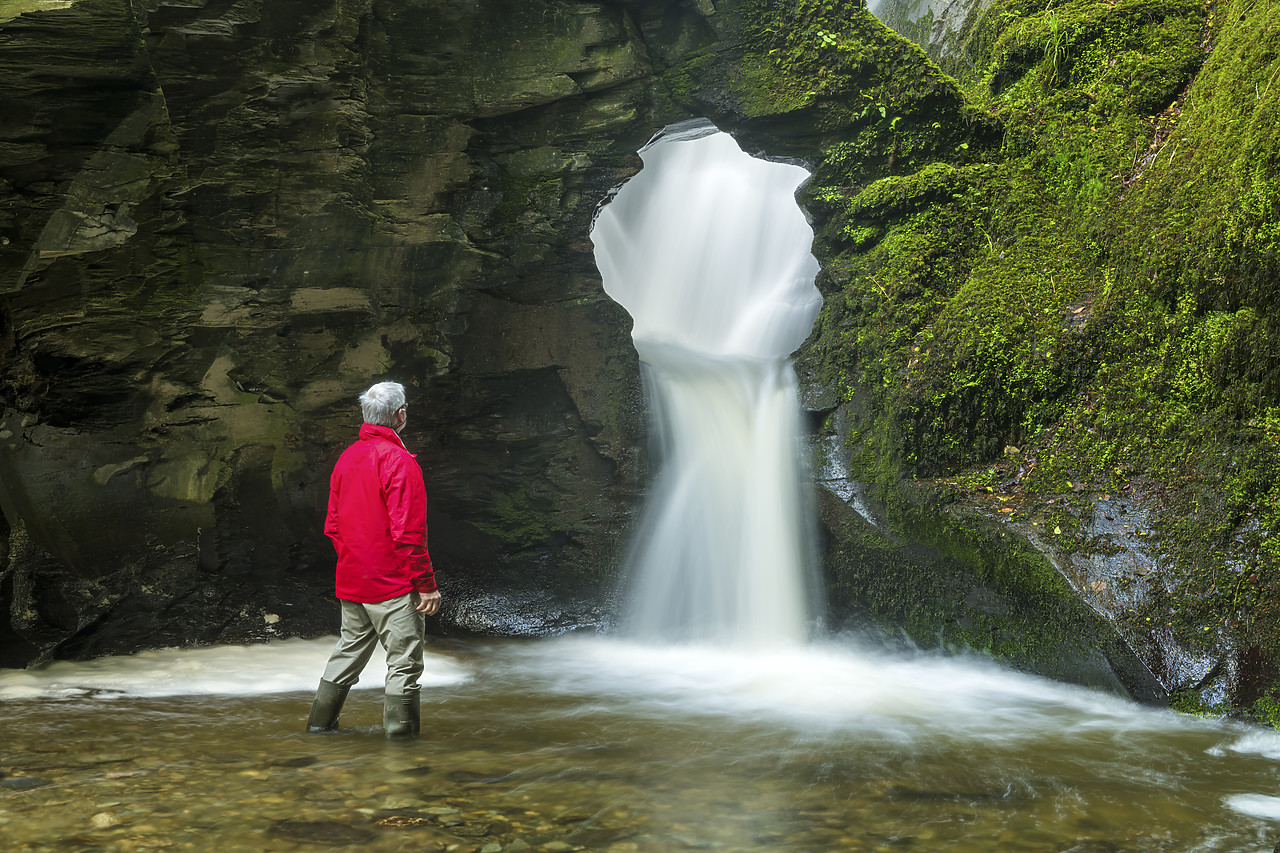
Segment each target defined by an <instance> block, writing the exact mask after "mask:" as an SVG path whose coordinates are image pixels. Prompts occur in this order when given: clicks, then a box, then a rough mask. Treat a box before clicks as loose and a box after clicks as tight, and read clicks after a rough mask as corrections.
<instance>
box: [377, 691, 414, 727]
mask: <svg viewBox="0 0 1280 853" xmlns="http://www.w3.org/2000/svg"><path fill="white" fill-rule="evenodd" d="M421 708H422V696H421V695H420V694H418V693H410V694H408V695H406V696H387V697H386V698H385V699H384V700H383V709H382V727H383V728H384V729H386V732H387V737H389V738H414V737H417V736H418V731H419V730H420V729H421V728H422V711H421Z"/></svg>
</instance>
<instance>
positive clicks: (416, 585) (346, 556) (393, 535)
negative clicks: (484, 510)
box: [324, 424, 436, 604]
mask: <svg viewBox="0 0 1280 853" xmlns="http://www.w3.org/2000/svg"><path fill="white" fill-rule="evenodd" d="M324 532H325V535H326V536H328V537H329V538H330V539H331V540H333V547H334V548H335V549H336V550H337V552H338V572H337V582H336V584H335V591H336V592H337V595H338V598H341V599H345V600H346V601H358V602H361V603H364V604H371V603H374V602H378V601H387V600H388V599H392V598H396V597H398V596H401V595H404V594H405V593H407V592H409V591H415V592H431V591H433V590H434V589H435V588H436V580H435V573H434V572H433V571H432V568H431V556H430V555H429V554H428V553H427V487H426V485H425V484H424V483H423V481H422V469H421V468H419V467H418V462H417V459H416V458H415V457H414V455H413V454H412V453H410V452H409V451H408V450H406V449H405V446H404V443H403V442H402V441H400V436H398V435H396V431H395V430H393V429H392V428H391V427H385V426H375V425H373V424H365V425H364V426H362V427H360V440H359V441H357V442H356V443H355V444H353V445H351V446H350V447H348V448H347V449H346V450H345V451H343V453H342V456H340V457H339V458H338V464H337V465H335V466H334V467H333V476H331V477H330V478H329V513H328V515H327V516H326V517H325V522H324Z"/></svg>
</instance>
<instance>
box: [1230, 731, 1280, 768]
mask: <svg viewBox="0 0 1280 853" xmlns="http://www.w3.org/2000/svg"><path fill="white" fill-rule="evenodd" d="M1226 749H1228V750H1230V751H1231V752H1237V753H1241V754H1244V755H1260V756H1262V757H1263V758H1270V759H1272V760H1276V761H1280V732H1277V731H1273V730H1263V729H1258V730H1256V731H1251V732H1249V733H1248V734H1246V735H1245V736H1244V737H1242V738H1240V739H1239V740H1237V741H1235V742H1234V743H1231V744H1228V745H1227V746H1226Z"/></svg>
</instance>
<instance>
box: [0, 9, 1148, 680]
mask: <svg viewBox="0 0 1280 853" xmlns="http://www.w3.org/2000/svg"><path fill="white" fill-rule="evenodd" d="M836 5H837V4H821V7H820V8H819V4H813V3H797V4H777V3H770V2H766V0H719V2H712V0H630V2H624V0H615V2H597V3H588V2H573V0H552V2H545V3H543V2H539V3H517V2H511V0H470V2H461V0H458V2H454V1H453V0H429V2H427V0H314V2H309V3H305V4H304V3H296V2H289V0H250V2H244V3H235V4H229V3H221V2H214V0H208V2H203V3H201V2H200V0H196V2H184V3H181V4H177V3H175V4H168V3H164V2H157V0H149V2H147V3H131V2H129V0H80V2H76V3H64V2H60V0H13V2H9V3H6V4H5V5H4V6H3V7H0V8H3V10H4V11H3V12H0V40H2V41H3V44H4V45H5V49H4V51H3V52H0V80H3V81H4V82H5V84H6V85H5V86H4V87H3V88H0V405H2V406H3V417H2V418H0V512H2V515H0V567H3V574H0V607H2V608H3V609H4V610H6V611H7V612H8V614H9V618H8V619H6V620H3V622H2V623H0V665H11V666H15V665H24V664H27V663H30V662H32V661H39V660H45V659H49V658H51V657H74V656H89V655H94V654H103V653H109V652H121V651H129V650H133V649H136V648H139V647H143V646H156V645H164V644H177V643H191V642H216V641H236V640H244V639H250V638H261V637H270V636H285V635H298V634H302V635H306V634H314V633H319V632H327V631H332V630H333V627H334V626H335V625H336V622H337V617H336V608H335V606H334V604H333V601H332V596H331V584H332V575H331V573H332V555H331V550H330V548H329V545H328V543H327V541H325V539H324V537H323V536H322V535H321V534H320V527H321V520H322V516H323V510H324V500H325V491H326V480H327V475H328V472H329V470H330V468H331V466H332V463H333V461H334V459H336V457H337V455H338V454H339V453H340V452H341V450H342V448H343V447H345V446H346V444H347V443H349V442H350V441H351V440H352V438H353V436H354V433H355V430H356V427H357V425H358V420H359V418H358V411H357V407H356V404H355V398H356V395H357V394H358V393H359V392H360V391H361V390H363V389H364V388H365V387H367V386H368V385H369V384H370V383H371V382H373V381H376V380H379V379H383V378H393V379H397V380H399V381H402V382H405V383H406V384H407V385H408V386H409V387H410V392H411V393H410V402H409V426H408V429H407V430H406V432H405V433H404V436H405V440H406V443H407V444H408V446H409V447H410V448H411V449H413V450H415V451H416V452H418V454H419V460H420V461H421V462H422V464H423V468H424V470H425V472H426V475H427V481H428V490H429V494H430V497H431V501H432V503H431V508H430V511H429V518H428V521H429V526H430V543H431V551H432V554H433V557H434V559H435V562H436V565H437V568H438V571H439V575H440V577H441V580H442V583H443V588H444V591H445V595H446V604H445V612H444V614H443V618H442V620H441V625H442V626H443V629H444V630H450V631H453V630H456V631H476V632H484V633H497V634H508V635H510V634H544V633H551V632H558V631H563V630H570V629H576V628H582V627H592V626H600V625H602V624H605V623H607V622H608V620H609V619H610V617H611V613H612V604H611V601H610V591H611V590H612V589H613V587H614V581H615V574H616V570H617V566H618V563H619V558H620V556H621V550H622V549H623V548H624V547H625V545H626V538H627V531H628V526H629V523H630V519H631V514H632V511H633V508H634V506H635V504H636V501H637V499H638V497H639V494H640V492H641V490H642V488H643V480H644V465H643V454H642V452H641V450H640V446H641V444H642V440H643V431H644V427H643V401H642V395H641V389H640V385H639V375H638V369H637V364H636V356H635V353H634V350H633V348H632V346H631V343H630V338H629V327H630V321H629V318H628V317H627V316H626V314H625V313H624V312H623V311H622V309H621V308H619V307H618V306H617V305H615V304H614V303H613V302H612V301H610V300H609V299H608V298H607V297H606V296H605V295H604V293H603V292H602V289H601V286H600V280H599V275H598V272H597V271H596V269H595V266H594V262H593V258H592V247H591V244H590V241H589V238H588V235H589V231H590V223H591V220H592V217H593V215H594V212H595V211H596V209H597V207H598V206H599V204H600V203H601V202H602V201H603V200H605V199H606V198H607V197H608V194H609V192H610V190H611V189H612V188H613V187H615V186H617V185H618V184H619V183H620V182H621V181H623V180H624V179H625V178H627V177H628V176H629V175H631V174H633V173H634V171H635V170H636V169H637V168H638V167H639V160H638V158H637V157H636V156H635V154H634V152H635V151H636V149H637V148H638V147H639V146H640V145H641V144H643V143H644V141H645V140H646V139H648V138H649V136H650V135H651V134H652V133H653V131H655V130H656V129H658V128H660V127H661V126H663V125H664V124H667V123H670V122H672V121H677V120H681V119H685V118H690V117H698V116H706V117H708V118H711V119H712V120H713V121H715V122H716V123H718V124H719V125H720V126H721V127H723V128H725V129H729V130H732V131H733V132H734V133H735V134H736V135H737V136H738V138H739V139H740V140H741V141H743V142H744V143H745V144H746V146H747V147H748V149H749V150H755V151H758V152H763V153H766V154H769V155H772V156H785V157H791V158H799V159H803V160H805V161H806V162H808V163H809V164H810V165H811V166H813V167H814V169H815V173H816V174H815V179H814V182H813V183H814V186H815V187H824V188H829V190H828V189H824V190H823V194H822V197H819V196H818V195H816V194H815V193H814V192H810V197H809V198H808V201H809V202H810V204H811V208H812V209H813V210H814V212H815V216H816V217H817V218H818V219H819V220H821V221H819V225H820V226H823V223H824V222H825V223H827V224H826V225H825V226H823V227H821V228H820V230H819V234H818V238H817V241H816V243H815V252H816V253H818V255H819V257H820V258H821V259H822V260H823V261H824V262H826V261H828V260H832V261H834V260H838V259H839V258H840V257H841V253H842V252H843V251H844V250H845V249H846V248H847V247H848V245H849V244H851V243H852V244H853V245H854V246H855V248H858V249H861V248H864V247H872V246H875V245H876V244H877V243H878V242H879V241H881V240H882V239H883V238H886V233H887V234H888V235H889V236H888V238H887V239H886V242H885V245H890V244H893V243H894V240H896V239H897V238H896V237H895V236H894V233H893V232H892V230H891V229H890V228H889V226H890V225H891V224H892V222H891V219H892V217H891V216H890V215H889V214H892V216H893V217H897V216H912V215H914V214H915V212H916V211H918V210H920V209H921V208H923V207H926V206H927V205H929V204H932V203H934V202H938V201H940V200H941V201H945V200H946V199H948V198H953V197H958V196H957V194H958V193H961V192H963V191H964V189H965V187H966V186H967V185H968V183H969V182H971V181H973V180H975V178H974V176H975V175H979V176H981V175H983V174H986V172H985V171H983V170H984V169H986V168H987V166H986V164H985V163H980V162H978V161H979V158H980V156H985V155H988V154H991V153H992V152H993V151H995V150H996V149H998V147H999V140H1000V135H1001V129H1000V127H999V125H998V124H997V123H996V122H994V121H992V120H991V119H990V118H989V117H988V116H987V115H985V114H984V113H981V112H978V111H975V110H973V109H971V108H970V107H968V106H966V104H965V103H964V101H963V99H962V97H961V96H960V93H959V90H958V89H957V87H956V86H955V85H954V82H953V81H951V80H950V79H949V78H946V77H945V76H944V75H942V74H941V72H939V71H938V69H937V67H936V66H934V65H932V64H931V63H930V62H929V61H928V60H927V59H926V58H925V56H924V55H923V54H922V53H921V52H920V50H919V49H917V48H916V47H915V46H913V45H911V44H908V43H907V42H905V41H902V40H901V39H898V38H897V37H896V36H894V35H893V34H892V33H890V32H889V31H888V30H886V29H885V28H884V27H883V26H881V25H880V24H879V22H877V21H875V20H874V19H873V18H872V17H871V16H870V14H869V13H868V12H867V11H866V10H865V8H863V7H862V6H860V5H857V4H852V3H850V4H847V8H836ZM966 8H970V7H966ZM973 8H977V7H973ZM19 13H21V14H19ZM948 26H950V25H948ZM876 179H884V180H886V181H889V184H884V185H883V186H888V187H889V189H888V190H886V191H884V192H881V193H879V194H878V195H877V194H876V192H873V191H872V190H873V189H874V187H872V189H869V190H867V193H864V194H861V195H860V194H859V193H860V192H861V191H862V190H863V189H864V188H866V187H869V186H871V185H872V184H873V182H874V181H875V180H876ZM894 181H896V183H894ZM890 184H891V186H890ZM875 186H882V185H881V184H875ZM855 196H856V198H855ZM871 196H875V197H874V198H870V197H871ZM846 197H847V198H846ZM842 199H843V201H842ZM868 199H870V200H868ZM836 208H839V209H840V210H842V211H843V213H835V214H833V210H835V209H836ZM886 211H888V213H886ZM846 219H847V220H848V221H847V222H846V221H845V220H846ZM832 223H834V224H832ZM886 223H888V224H886ZM887 229H888V230H887ZM895 245H896V244H895ZM914 256H915V249H914V248H913V246H912V245H909V244H907V245H905V246H904V248H903V251H902V252H901V253H900V257H903V258H910V257H914ZM847 272H848V271H847V269H846V270H844V271H843V272H839V271H837V273H833V274H829V275H828V274H824V275H825V278H824V280H823V281H822V282H820V284H822V286H823V288H824V292H825V293H826V295H827V297H828V299H829V300H830V299H833V298H834V299H835V300H837V301H838V302H843V301H844V300H845V299H846V294H845V292H844V290H845V289H848V288H849V284H848V282H846V281H845V280H844V279H843V278H841V276H847ZM842 288H843V289H842ZM850 306H852V303H850ZM849 310H852V307H850V308H849ZM839 321H840V314H839V312H838V311H833V312H828V315H827V317H826V319H825V320H824V321H823V324H822V325H823V328H824V329H825V332H823V334H822V335H821V336H819V337H818V338H815V340H814V341H811V342H810V345H809V346H808V347H807V348H806V358H807V359H809V360H811V361H814V362H817V363H819V367H818V368H815V369H814V370H812V371H810V372H809V374H808V382H809V390H810V397H811V401H810V409H811V411H812V413H813V415H814V421H815V424H816V423H818V422H820V421H822V422H825V425H824V426H820V427H818V428H817V432H818V433H819V442H820V443H821V442H823V441H828V440H829V439H831V438H833V437H837V436H840V437H841V438H840V441H842V442H844V444H845V447H843V448H841V447H835V446H833V447H830V448H826V449H825V450H824V451H823V453H821V454H819V455H820V456H821V458H822V460H823V461H822V463H821V464H822V465H828V464H830V463H831V462H832V460H833V459H834V460H836V469H835V470H834V472H833V473H831V475H830V476H827V474H826V473H825V472H824V474H823V477H822V479H823V480H824V481H826V482H824V485H825V486H826V490H825V491H824V492H822V494H821V496H820V498H819V501H818V503H819V504H820V506H821V509H822V517H823V523H824V527H825V535H826V542H825V545H826V553H827V569H828V574H829V576H830V580H831V584H832V589H833V596H832V600H833V604H834V606H835V607H834V611H833V619H834V620H835V621H837V622H838V623H844V622H846V621H850V619H851V617H858V618H862V617H869V618H871V619H872V621H876V622H879V623H881V624H882V625H896V626H898V627H901V628H902V629H903V630H905V631H906V632H907V633H908V634H909V635H911V636H916V638H917V640H919V639H921V638H924V639H928V638H929V637H932V636H934V634H935V626H936V624H938V623H939V621H941V622H944V623H947V624H948V625H949V626H950V628H949V630H950V631H951V633H949V634H948V635H947V636H948V637H950V638H958V640H959V641H963V642H965V643H968V644H969V645H971V646H973V647H977V648H981V649H985V650H987V651H990V652H991V653H993V654H997V655H1000V656H1003V657H1006V658H1008V659H1012V660H1014V661H1015V662H1017V663H1018V664H1020V665H1023V666H1025V667H1027V668H1029V669H1033V670H1036V671H1040V672H1045V673H1048V674H1053V675H1056V676H1058V677H1061V678H1067V679H1070V680H1075V681H1081V682H1085V683H1091V684H1100V685H1104V686H1107V687H1111V688H1114V689H1120V690H1123V689H1128V690H1129V691H1130V692H1132V693H1134V694H1135V695H1138V696H1141V697H1144V698H1160V694H1161V687H1160V685H1158V684H1156V683H1154V681H1153V680H1152V678H1151V675H1150V673H1149V672H1146V671H1145V670H1144V669H1143V667H1142V665H1141V662H1139V661H1137V659H1136V658H1135V657H1134V655H1133V652H1132V651H1131V650H1130V649H1129V648H1128V647H1127V646H1126V645H1125V644H1124V642H1123V641H1122V640H1121V639H1120V638H1119V636H1118V635H1117V634H1116V632H1115V631H1114V630H1112V629H1111V628H1110V626H1108V624H1107V623H1106V622H1105V620H1103V619H1102V618H1101V617H1099V616H1098V615H1097V614H1096V613H1094V612H1093V611H1092V610H1090V609H1089V608H1088V607H1086V606H1085V605H1084V604H1082V603H1081V601H1080V600H1079V599H1078V598H1076V597H1074V596H1073V594H1072V592H1071V590H1070V588H1069V587H1068V586H1067V585H1066V582H1065V581H1064V579H1063V577H1062V576H1061V575H1058V574H1054V572H1053V570H1052V567H1051V566H1050V565H1049V564H1048V563H1047V562H1046V561H1045V560H1044V559H1043V558H1041V557H1039V556H1038V555H1035V554H1034V553H1033V552H1031V551H1030V550H1029V549H1027V548H1025V547H1023V546H1021V545H1019V544H1018V543H1016V542H1012V541H1010V542H1008V543H1006V544H1007V547H1006V544H1002V541H1003V537H1004V534H1003V533H1002V532H1001V531H1000V530H998V529H997V528H995V527H982V526H981V525H976V524H975V523H973V519H972V518H959V517H956V516H951V515H947V514H946V513H941V512H938V511H935V509H932V508H931V507H930V502H929V500H927V499H922V500H921V501H920V502H919V503H918V505H914V508H912V509H909V510H903V509H902V508H901V507H898V508H897V509H895V516H894V517H895V520H894V522H893V526H892V529H890V526H889V525H887V524H886V523H885V522H884V520H883V519H881V520H880V521H876V520H875V519H876V514H875V513H874V512H859V511H858V510H857V509H856V507H857V501H856V500H854V498H856V490H857V484H856V482H855V481H854V480H853V479H851V478H850V474H849V469H850V462H849V459H848V458H847V455H848V454H847V452H846V451H847V445H848V444H849V435H851V433H850V432H849V430H847V429H836V428H834V427H832V426H831V423H832V422H834V420H835V419H839V418H843V417H852V415H851V414H850V413H851V412H852V411H853V410H854V409H856V408H857V405H858V403H857V401H858V399H860V397H859V395H858V394H857V393H852V394H851V393H850V392H849V388H848V387H846V385H845V383H846V380H847V379H848V377H849V376H851V375H853V373H852V371H846V373H845V374H842V375H833V374H832V373H831V371H830V369H829V367H830V364H829V363H830V362H833V361H834V362H837V363H838V362H839V361H840V359H838V358H834V357H832V356H831V353H830V351H829V350H831V349H834V348H836V345H835V344H833V343H832V340H835V339H836V338H838V337H839V336H840V335H841V334H843V333H842V332H841V331H840V328H842V327H838V322H839ZM895 322H896V321H895ZM840 340H841V341H842V343H841V344H840V346H845V344H844V343H843V340H844V339H843V338H840ZM841 352H846V353H848V352H856V350H854V349H853V348H848V347H845V349H842V350H841ZM823 365H826V366H825V367H824V366H823ZM824 371H825V372H824ZM863 396H865V395H863ZM828 451H830V452H828ZM842 454H843V455H842ZM886 464H890V463H886ZM887 476H890V475H887ZM891 476H893V477H900V476H901V472H900V471H897V472H891ZM868 519H871V520H870V521H869V520H868ZM904 519H906V521H904ZM979 528H981V529H979ZM988 564H990V565H992V566H994V568H989V567H987V566H988ZM921 608H926V609H929V610H930V619H928V620H921V619H919V618H917V617H918V616H919V613H918V611H919V610H920V609H921ZM913 632H914V633H913ZM917 635H918V636H917Z"/></svg>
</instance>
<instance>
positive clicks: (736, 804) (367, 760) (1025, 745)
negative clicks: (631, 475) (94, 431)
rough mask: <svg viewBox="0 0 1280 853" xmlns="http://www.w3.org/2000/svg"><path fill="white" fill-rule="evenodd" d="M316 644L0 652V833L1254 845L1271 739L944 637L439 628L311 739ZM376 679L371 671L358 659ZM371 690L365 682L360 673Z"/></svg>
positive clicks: (1131, 847)
mask: <svg viewBox="0 0 1280 853" xmlns="http://www.w3.org/2000/svg"><path fill="white" fill-rule="evenodd" d="M329 645H330V644H329V643H328V642H326V641H316V642H302V641H289V642H284V643H275V644H271V645H267V646H256V647H249V648H234V649H206V650H198V651H171V652H160V653H147V654H143V655H136V656H133V657H129V658H118V659H109V660H104V661H97V662H93V663H90V664H75V665H72V664H60V665H58V666H56V667H52V668H50V669H48V670H44V671H41V672H36V673H26V672H4V673H0V728H2V731H3V738H2V740H0V773H3V776H2V777H0V838H2V839H3V842H4V843H3V847H4V849H5V850H148V849H169V848H175V849H194V850H226V851H231V850H281V851H285V850H311V849H320V848H323V847H341V846H350V847H352V848H359V849H365V850H451V851H484V853H499V851H521V850H541V851H548V853H552V852H553V851H569V850H577V849H583V850H615V851H627V850H638V851H680V850H714V851H725V853H728V851H845V850H848V851H934V850H948V851H975V853H976V851H1035V852H1036V853H1041V851H1044V853H1048V851H1055V853H1056V851H1077V853H1103V851H1112V853H1115V851H1134V853H1138V851H1271V850H1273V849H1274V847H1275V846H1276V844H1277V843H1278V842H1280V798H1278V796H1280V737H1277V736H1276V735H1275V734H1273V733H1271V732H1263V731H1257V730H1253V729H1248V728H1244V727H1240V726H1236V725H1231V724H1226V723H1221V722H1217V721H1206V720H1197V719H1191V718H1187V717H1182V716H1178V715H1175V714H1172V713H1170V712H1164V711H1155V710H1150V709H1145V708H1140V707H1137V706H1135V705H1132V704H1130V703H1127V702H1124V701H1121V700H1118V699H1115V698H1113V697H1110V696H1106V695H1102V694H1098V693H1094V692H1090V691H1085V690H1081V689H1076V688H1070V687H1064V686H1062V685H1057V684H1053V683H1050V682H1046V681H1042V680H1039V679H1035V678H1029V677H1026V676H1022V675H1017V674H1013V673H1008V672H1005V671H1002V670H999V669H996V668H994V667H992V666H990V665H987V664H983V663H977V662H966V661H961V660H956V659H936V658H926V657H892V656H887V655H885V654H882V653H872V652H865V651H860V650H858V649H856V648H853V647H848V646H828V647H806V648H802V649H796V650H794V651H790V652H785V653H784V652H774V653H764V652H758V651H757V652H741V653H733V652H726V651H722V650H714V649H705V648H697V647H665V648H664V647H652V646H639V645H632V644H627V643H622V642H618V641H610V640H600V639H592V640H585V639H565V640H557V641H542V642H536V643H497V644H483V645H479V644H477V645H446V644H436V645H434V646H432V652H433V653H432V655H431V657H430V660H429V663H428V683H430V684H431V685H432V686H430V687H429V688H428V689H427V690H426V692H425V693H424V702H423V717H424V720H423V731H424V736H423V738H422V739H421V740H419V741H417V742H415V743H412V744H404V743H388V742H386V741H385V740H384V739H383V738H382V734H381V728H380V714H381V703H380V693H379V692H378V691H377V690H356V691H353V693H352V696H351V698H350V700H349V701H348V705H347V710H346V711H345V712H344V714H343V719H342V723H343V727H344V728H343V731H341V732H339V733H337V734H334V735H305V734H302V733H301V732H300V731H299V730H300V729H301V727H302V725H303V722H304V720H305V717H306V713H307V710H308V707H309V703H310V691H311V689H312V688H313V686H314V682H315V679H316V678H317V677H318V674H319V672H320V670H321V668H322V666H323V662H324V659H325V657H326V655H327V652H328V649H329ZM371 674H374V675H375V676H377V677H380V674H379V673H377V672H374V671H373V670H371ZM375 686H376V685H375Z"/></svg>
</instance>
